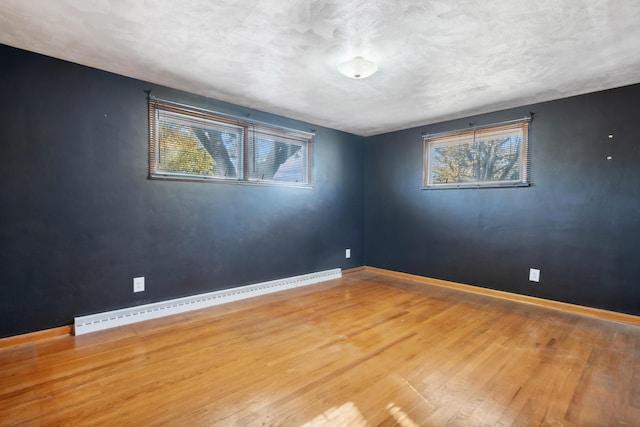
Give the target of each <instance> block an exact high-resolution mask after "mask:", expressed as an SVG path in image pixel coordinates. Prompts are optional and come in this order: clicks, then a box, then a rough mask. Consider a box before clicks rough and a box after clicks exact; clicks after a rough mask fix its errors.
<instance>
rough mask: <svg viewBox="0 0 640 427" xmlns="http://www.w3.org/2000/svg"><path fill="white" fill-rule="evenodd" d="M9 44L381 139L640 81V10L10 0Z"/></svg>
mask: <svg viewBox="0 0 640 427" xmlns="http://www.w3.org/2000/svg"><path fill="white" fill-rule="evenodd" d="M0 42H2V43H4V44H7V45H10V46H15V47H18V48H22V49H26V50H30V51H34V52H38V53H42V54H46V55H49V56H53V57H56V58H61V59H65V60H69V61H72V62H76V63H79V64H84V65H88V66H91V67H96V68H100V69H103V70H107V71H111V72H115V73H118V74H122V75H125V76H130V77H135V78H138V79H142V80H146V81H150V82H153V83H158V84H162V85H166V86H170V87H174V88H177V89H183V90H186V91H189V92H193V93H196V94H200V95H205V96H208V97H212V98H216V99H220V100H224V101H229V102H232V103H235V104H239V105H242V106H246V107H251V108H255V109H259V110H263V111H267V112H271V113H276V114H281V115H284V116H288V117H291V118H295V119H300V120H304V121H308V122H311V123H316V124H319V125H323V126H328V127H331V128H335V129H340V130H344V131H348V132H352V133H355V134H358V135H373V134H377V133H382V132H387V131H392V130H397V129H404V128H408V127H413V126H418V125H423V124H428V123H434V122H438V121H442V120H446V119H452V118H458V117H464V116H468V115H471V114H476V113H483V112H488V111H493V110H496V109H500V108H507V107H514V106H519V105H526V104H530V103H534V102H538V101H546V100H551V99H557V98H562V97H567V96H571V95H576V94H580V93H587V92H593V91H597V90H601V89H608V88H612V87H618V86H623V85H627V84H632V83H638V82H640V0H535V1H531V0H527V1H524V0H483V1H477V0H456V1H452V0H325V1H314V0H289V1H287V0H244V1H238V0H215V1H213V0H181V1H177V0H154V1H151V0H149V1H146V0H144V1H143V0H75V1H74V0H56V1H52V0H2V1H1V2H0ZM358 55H361V56H364V57H366V58H368V59H371V60H373V61H375V62H377V63H378V65H379V71H378V73H377V74H375V75H373V76H372V77H370V78H368V79H365V80H353V79H349V78H347V77H344V76H342V75H341V74H339V73H338V72H337V71H336V69H337V66H338V64H339V63H340V62H342V61H344V60H346V59H348V58H350V57H353V56H358Z"/></svg>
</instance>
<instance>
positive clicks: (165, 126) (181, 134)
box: [156, 112, 242, 179]
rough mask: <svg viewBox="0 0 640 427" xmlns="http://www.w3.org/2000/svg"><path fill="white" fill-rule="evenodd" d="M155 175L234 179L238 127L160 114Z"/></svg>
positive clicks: (238, 158)
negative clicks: (158, 173) (168, 174)
mask: <svg viewBox="0 0 640 427" xmlns="http://www.w3.org/2000/svg"><path fill="white" fill-rule="evenodd" d="M157 126H158V138H157V144H158V145H157V147H158V149H157V165H156V172H161V173H170V174H184V175H197V176H205V177H207V176H210V177H216V178H231V179H235V178H238V175H239V173H240V171H241V169H242V161H241V151H242V128H240V127H238V126H233V125H228V124H225V123H217V122H213V121H204V120H197V119H194V118H190V117H185V116H182V115H179V114H174V113H167V112H161V113H160V114H159V117H158V125H157Z"/></svg>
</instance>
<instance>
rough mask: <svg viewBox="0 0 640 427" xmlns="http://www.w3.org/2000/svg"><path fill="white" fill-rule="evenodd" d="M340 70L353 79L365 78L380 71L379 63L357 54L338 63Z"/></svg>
mask: <svg viewBox="0 0 640 427" xmlns="http://www.w3.org/2000/svg"><path fill="white" fill-rule="evenodd" d="M338 71H340V74H342V75H344V76H347V77H350V78H352V79H364V78H366V77H369V76H371V75H372V74H373V73H375V72H376V71H378V65H377V64H375V63H374V62H371V61H369V60H368V59H364V58H363V57H362V56H356V57H355V58H351V59H349V60H348V61H345V62H343V63H342V64H340V65H338Z"/></svg>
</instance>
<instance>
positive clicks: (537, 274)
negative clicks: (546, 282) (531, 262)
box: [529, 268, 540, 282]
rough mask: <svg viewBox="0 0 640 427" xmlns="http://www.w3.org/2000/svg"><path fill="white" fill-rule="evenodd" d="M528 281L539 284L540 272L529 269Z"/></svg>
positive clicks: (535, 269)
mask: <svg viewBox="0 0 640 427" xmlns="http://www.w3.org/2000/svg"><path fill="white" fill-rule="evenodd" d="M529 280H531V281H532V282H539V281H540V270H538V269H537V268H530V269H529Z"/></svg>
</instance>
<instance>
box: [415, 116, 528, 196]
mask: <svg viewBox="0 0 640 427" xmlns="http://www.w3.org/2000/svg"><path fill="white" fill-rule="evenodd" d="M528 125H529V123H528V121H521V122H517V123H510V124H506V125H502V126H493V127H483V128H481V129H472V130H465V131H461V132H454V133H449V134H444V135H443V134H440V135H437V136H433V137H429V136H427V137H426V138H425V139H424V144H425V155H426V156H427V162H426V163H427V170H426V171H425V183H424V185H425V186H427V187H428V186H433V187H437V186H441V187H446V186H477V185H513V184H522V183H527V182H528V175H529V172H528V167H529V162H528Z"/></svg>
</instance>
